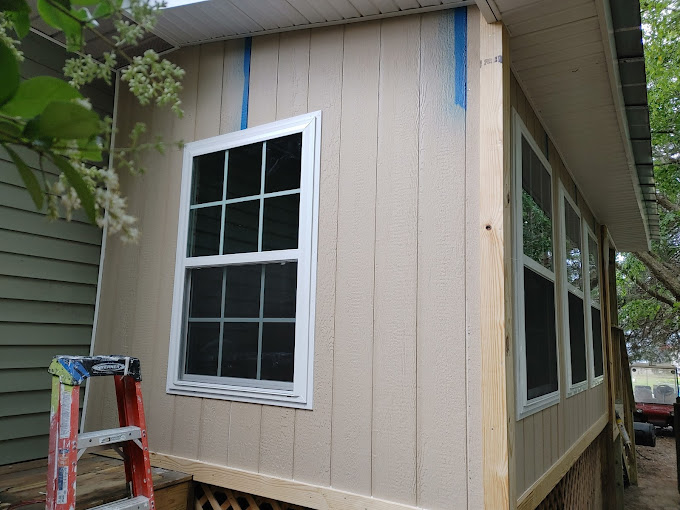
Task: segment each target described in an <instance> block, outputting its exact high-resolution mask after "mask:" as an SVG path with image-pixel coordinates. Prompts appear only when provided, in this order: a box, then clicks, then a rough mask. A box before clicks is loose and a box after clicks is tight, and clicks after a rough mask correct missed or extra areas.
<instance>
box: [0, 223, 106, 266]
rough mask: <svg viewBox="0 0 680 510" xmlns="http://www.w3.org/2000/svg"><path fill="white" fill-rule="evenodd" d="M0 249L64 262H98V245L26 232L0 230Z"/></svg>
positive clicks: (94, 263)
mask: <svg viewBox="0 0 680 510" xmlns="http://www.w3.org/2000/svg"><path fill="white" fill-rule="evenodd" d="M0 250H2V251H4V252H6V253H15V254H17V255H32V256H34V257H42V258H46V259H53V260H61V261H65V262H82V263H84V264H90V265H97V264H99V255H100V247H99V246H98V245H92V244H83V243H75V242H73V241H66V240H63V239H53V238H50V237H41V236H35V235H32V234H27V233H26V232H15V231H13V230H0Z"/></svg>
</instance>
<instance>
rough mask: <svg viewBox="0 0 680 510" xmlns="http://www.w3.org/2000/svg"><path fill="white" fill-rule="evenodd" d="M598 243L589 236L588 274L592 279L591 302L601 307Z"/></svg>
mask: <svg viewBox="0 0 680 510" xmlns="http://www.w3.org/2000/svg"><path fill="white" fill-rule="evenodd" d="M599 269H600V268H599V253H598V246H597V241H595V239H593V236H591V235H588V273H589V277H590V302H591V304H593V305H596V306H600V274H599V273H600V271H599Z"/></svg>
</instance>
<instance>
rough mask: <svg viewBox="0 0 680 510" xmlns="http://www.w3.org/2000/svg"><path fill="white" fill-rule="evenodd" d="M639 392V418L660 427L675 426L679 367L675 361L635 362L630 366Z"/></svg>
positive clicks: (635, 394) (636, 405) (635, 386)
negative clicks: (674, 414) (671, 363)
mask: <svg viewBox="0 0 680 510" xmlns="http://www.w3.org/2000/svg"><path fill="white" fill-rule="evenodd" d="M630 375H631V379H632V382H633V395H634V396H635V415H634V419H635V421H640V422H647V423H651V424H652V425H656V426H657V427H671V426H673V403H674V402H675V398H676V397H677V396H678V371H677V369H676V367H675V366H674V365H669V364H665V365H662V364H655V363H633V364H631V367H630Z"/></svg>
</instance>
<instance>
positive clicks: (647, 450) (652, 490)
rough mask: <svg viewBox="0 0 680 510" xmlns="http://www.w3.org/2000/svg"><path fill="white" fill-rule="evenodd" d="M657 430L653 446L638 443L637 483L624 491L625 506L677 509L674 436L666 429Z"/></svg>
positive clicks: (679, 501)
mask: <svg viewBox="0 0 680 510" xmlns="http://www.w3.org/2000/svg"><path fill="white" fill-rule="evenodd" d="M658 433H659V436H657V438H656V447H654V448H651V447H647V446H638V447H637V465H638V486H637V487H635V486H632V485H631V486H630V487H628V488H627V489H626V490H625V491H624V507H625V509H626V510H666V509H675V510H677V509H680V494H678V488H677V475H676V461H675V438H674V437H673V435H672V434H671V433H668V432H665V431H661V432H658Z"/></svg>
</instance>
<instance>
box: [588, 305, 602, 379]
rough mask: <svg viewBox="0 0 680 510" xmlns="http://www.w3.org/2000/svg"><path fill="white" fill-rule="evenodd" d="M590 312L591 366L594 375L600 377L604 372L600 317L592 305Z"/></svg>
mask: <svg viewBox="0 0 680 510" xmlns="http://www.w3.org/2000/svg"><path fill="white" fill-rule="evenodd" d="M591 312H592V327H593V366H594V370H595V377H600V376H601V375H602V374H604V365H603V363H602V318H601V316H600V310H599V309H598V308H595V307H592V309H591Z"/></svg>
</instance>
